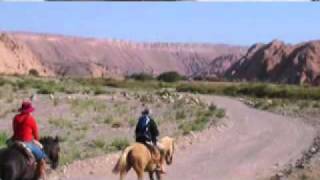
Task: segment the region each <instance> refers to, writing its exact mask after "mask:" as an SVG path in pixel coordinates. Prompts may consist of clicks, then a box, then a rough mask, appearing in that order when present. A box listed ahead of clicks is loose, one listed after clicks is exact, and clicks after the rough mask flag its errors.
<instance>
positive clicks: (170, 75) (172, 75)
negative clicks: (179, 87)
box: [127, 71, 186, 82]
mask: <svg viewBox="0 0 320 180" xmlns="http://www.w3.org/2000/svg"><path fill="white" fill-rule="evenodd" d="M127 79H134V80H138V81H151V80H159V81H163V82H177V81H181V80H185V79H186V77H185V76H183V75H181V74H179V73H178V72H175V71H169V72H163V73H161V74H160V75H158V76H156V77H155V76H153V75H151V74H148V73H134V74H131V75H130V76H127Z"/></svg>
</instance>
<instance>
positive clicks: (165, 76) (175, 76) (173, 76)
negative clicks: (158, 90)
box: [157, 71, 185, 82]
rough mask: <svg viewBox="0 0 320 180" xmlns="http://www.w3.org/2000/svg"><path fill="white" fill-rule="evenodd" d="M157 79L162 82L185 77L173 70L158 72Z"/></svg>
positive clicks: (175, 80) (179, 79)
mask: <svg viewBox="0 0 320 180" xmlns="http://www.w3.org/2000/svg"><path fill="white" fill-rule="evenodd" d="M157 79H158V80H159V81H164V82H177V81H181V80H184V79H185V78H184V77H183V76H181V75H180V74H179V73H177V72H175V71H169V72H164V73H162V74H160V75H159V76H158V77H157Z"/></svg>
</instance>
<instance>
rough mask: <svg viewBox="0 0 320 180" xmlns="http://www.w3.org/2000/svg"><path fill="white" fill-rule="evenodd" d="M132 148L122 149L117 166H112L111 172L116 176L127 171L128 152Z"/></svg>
mask: <svg viewBox="0 0 320 180" xmlns="http://www.w3.org/2000/svg"><path fill="white" fill-rule="evenodd" d="M132 148H133V146H128V147H127V148H125V149H124V151H123V152H122V154H121V156H120V158H119V159H118V161H117V164H116V165H115V166H114V168H113V170H112V172H113V173H114V174H118V173H120V172H122V171H125V170H126V169H127V165H128V164H127V157H128V154H129V153H130V151H131V150H132Z"/></svg>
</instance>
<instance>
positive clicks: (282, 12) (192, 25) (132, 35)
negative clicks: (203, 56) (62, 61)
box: [0, 2, 320, 45]
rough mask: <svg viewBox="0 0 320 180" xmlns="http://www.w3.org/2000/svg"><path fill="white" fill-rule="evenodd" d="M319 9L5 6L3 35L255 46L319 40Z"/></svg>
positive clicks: (0, 18)
mask: <svg viewBox="0 0 320 180" xmlns="http://www.w3.org/2000/svg"><path fill="white" fill-rule="evenodd" d="M319 19H320V3H311V2H291V3H288V2H287V3H285V2H282V3H279V2H274V3H261V2H260V3H257V2H256V3H252V2H251V3H250V2H247V3H243V2H242V3H236V2H224V3H205V2H202V3H201V2H198V3H197V2H177V3H172V2H157V3H155V2H152V3H150V2H149V3H147V2H145V3H141V2H140V3H137V2H136V3H132V2H131V3H130V2H121V3H115V2H114V3H110V2H109V3H105V2H67V3H63V2H54V3H53V2H51V3H50V2H34V3H30V2H29V3H22V2H15V3H12V2H11V3H9V2H2V3H0V30H2V31H24V32H42V33H53V34H64V35H73V36H84V37H97V38H114V39H123V40H133V41H147V42H150V41H151V42H154V41H161V42H198V43H226V44H238V45H250V44H253V43H256V42H269V41H271V40H273V39H280V40H283V41H286V42H287V43H298V42H302V41H308V40H315V39H320V23H319Z"/></svg>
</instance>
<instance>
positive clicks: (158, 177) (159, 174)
mask: <svg viewBox="0 0 320 180" xmlns="http://www.w3.org/2000/svg"><path fill="white" fill-rule="evenodd" d="M156 176H157V180H162V175H161V173H160V172H159V171H156Z"/></svg>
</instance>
